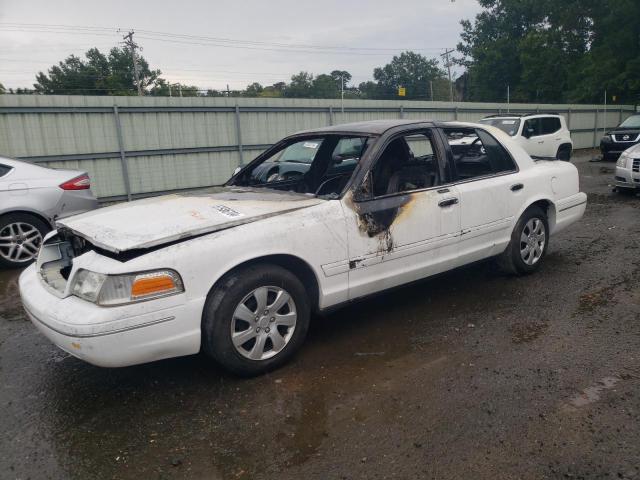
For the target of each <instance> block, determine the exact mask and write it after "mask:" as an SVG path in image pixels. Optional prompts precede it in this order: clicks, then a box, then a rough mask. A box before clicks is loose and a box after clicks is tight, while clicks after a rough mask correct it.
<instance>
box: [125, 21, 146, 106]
mask: <svg viewBox="0 0 640 480" xmlns="http://www.w3.org/2000/svg"><path fill="white" fill-rule="evenodd" d="M134 33H135V32H134V31H133V30H130V31H129V33H128V34H126V35H125V36H124V37H122V38H123V40H124V42H123V43H124V45H125V47H129V49H130V50H131V56H132V57H133V76H134V78H135V81H136V88H137V89H138V96H140V97H142V96H143V95H144V93H143V90H142V85H141V84H140V71H139V67H138V54H137V53H136V50H137V49H138V48H140V47H139V46H138V44H137V43H136V42H134V41H133V34H134Z"/></svg>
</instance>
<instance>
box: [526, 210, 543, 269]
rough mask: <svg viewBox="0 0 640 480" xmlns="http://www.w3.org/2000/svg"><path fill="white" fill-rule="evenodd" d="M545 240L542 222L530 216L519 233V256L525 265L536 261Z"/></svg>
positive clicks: (538, 258) (541, 251)
mask: <svg viewBox="0 0 640 480" xmlns="http://www.w3.org/2000/svg"><path fill="white" fill-rule="evenodd" d="M546 242H547V232H546V229H545V227H544V222H543V221H542V220H540V219H539V218H536V217H534V218H530V219H529V221H528V222H527V224H526V225H525V226H524V228H523V229H522V234H521V235H520V257H521V258H522V261H523V262H524V263H526V264H527V265H535V264H536V263H538V261H539V260H540V258H542V254H543V253H544V248H545V245H546Z"/></svg>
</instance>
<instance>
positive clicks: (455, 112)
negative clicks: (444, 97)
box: [453, 105, 458, 121]
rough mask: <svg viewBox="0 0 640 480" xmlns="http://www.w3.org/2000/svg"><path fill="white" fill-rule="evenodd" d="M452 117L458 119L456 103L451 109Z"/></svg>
mask: <svg viewBox="0 0 640 480" xmlns="http://www.w3.org/2000/svg"><path fill="white" fill-rule="evenodd" d="M453 118H454V120H456V121H457V120H458V106H457V105H456V106H455V108H454V109H453Z"/></svg>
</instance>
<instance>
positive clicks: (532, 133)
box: [522, 118, 542, 137]
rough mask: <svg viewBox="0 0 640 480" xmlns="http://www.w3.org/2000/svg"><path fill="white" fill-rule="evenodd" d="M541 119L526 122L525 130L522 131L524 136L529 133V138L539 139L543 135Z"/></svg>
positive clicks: (531, 119)
mask: <svg viewBox="0 0 640 480" xmlns="http://www.w3.org/2000/svg"><path fill="white" fill-rule="evenodd" d="M540 120H541V119H540V118H530V119H529V120H527V121H525V122H524V128H523V130H522V134H523V136H524V135H525V133H526V132H528V134H529V137H538V136H540V135H542V125H541V121H540Z"/></svg>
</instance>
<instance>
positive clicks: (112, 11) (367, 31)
mask: <svg viewBox="0 0 640 480" xmlns="http://www.w3.org/2000/svg"><path fill="white" fill-rule="evenodd" d="M479 11H480V7H479V6H478V3H477V0H404V1H401V2H393V1H363V0H351V1H341V0H323V1H322V2H320V1H318V2H312V3H311V2H309V3H307V2H302V1H294V0H267V1H265V0H262V1H255V0H246V1H236V2H233V1H226V2H219V1H216V0H183V1H180V2H179V1H176V0H170V1H169V0H154V1H153V2H150V1H136V0H128V1H125V0H109V1H107V2H105V1H104V0H102V1H96V0H55V1H52V0H29V1H25V0H0V83H2V84H3V85H4V86H5V87H7V88H16V87H29V88H32V84H33V83H34V81H35V74H36V73H37V72H38V71H46V69H47V68H48V67H50V66H51V65H53V64H55V63H57V62H58V61H60V60H63V59H64V58H66V57H67V56H69V55H71V54H75V55H78V56H83V54H84V52H85V51H86V50H88V49H89V48H91V47H98V48H99V49H100V50H102V51H104V52H105V53H106V52H107V51H108V50H109V48H111V47H113V46H116V45H118V44H119V42H120V41H122V36H123V35H124V34H125V33H126V32H127V31H129V30H133V31H134V32H136V33H135V34H134V39H135V40H136V42H137V43H138V44H139V45H140V46H141V47H142V48H143V50H142V52H141V54H142V55H143V56H144V58H145V59H146V60H147V61H148V62H149V65H150V67H151V68H152V69H160V70H161V71H162V76H163V77H164V78H166V79H167V80H169V81H170V82H180V83H183V84H189V85H197V86H198V87H200V88H202V89H207V88H214V89H224V88H226V86H227V85H229V87H230V88H231V89H232V90H233V89H241V88H244V87H245V86H246V85H248V84H249V83H252V82H254V81H257V82H260V83H261V84H263V85H271V84H273V83H276V82H279V81H289V79H290V78H291V75H293V74H295V73H297V72H300V71H302V70H304V71H308V72H311V73H313V74H316V75H317V74H320V73H329V72H330V71H332V70H336V69H338V70H347V71H349V72H350V73H351V74H352V75H353V80H352V84H354V85H357V84H359V83H360V82H363V81H367V80H371V79H372V76H373V69H374V68H375V67H377V66H382V65H385V64H386V63H388V62H389V61H390V60H391V59H392V57H393V55H394V54H398V53H400V52H401V51H404V50H413V51H416V52H419V53H421V54H423V55H425V56H427V57H429V58H431V57H438V58H439V56H440V54H441V53H443V52H444V50H445V48H455V46H456V44H457V43H458V41H459V39H460V32H461V27H460V20H462V19H473V18H474V17H475V15H476V14H477V13H478V12H479ZM118 29H120V30H121V31H120V32H119V31H118ZM455 74H459V72H458V71H457V70H455V69H454V75H455Z"/></svg>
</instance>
